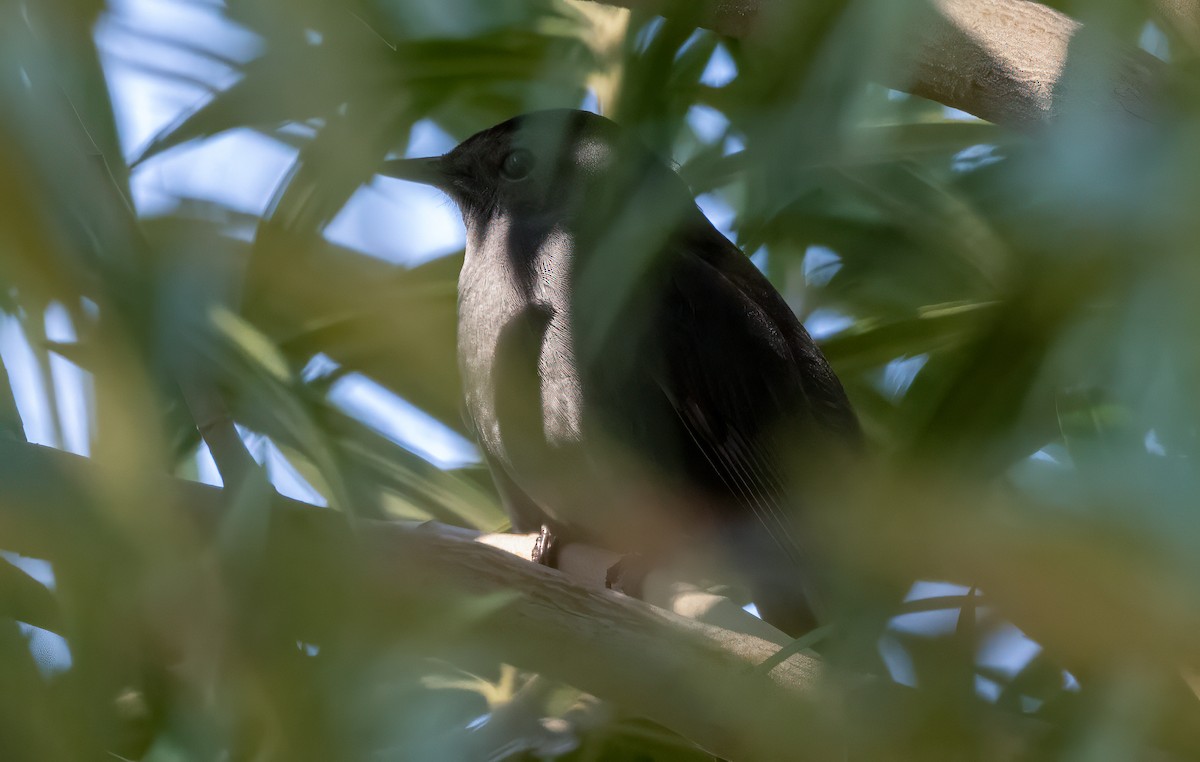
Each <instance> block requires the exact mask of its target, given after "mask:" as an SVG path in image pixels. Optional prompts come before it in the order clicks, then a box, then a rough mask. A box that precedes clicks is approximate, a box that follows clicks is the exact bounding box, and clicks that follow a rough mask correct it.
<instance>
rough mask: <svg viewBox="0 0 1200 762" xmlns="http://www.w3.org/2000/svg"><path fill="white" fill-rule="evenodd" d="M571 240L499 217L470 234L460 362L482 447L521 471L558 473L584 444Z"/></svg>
mask: <svg viewBox="0 0 1200 762" xmlns="http://www.w3.org/2000/svg"><path fill="white" fill-rule="evenodd" d="M571 257H572V248H571V239H570V237H569V236H568V235H566V234H565V233H562V232H561V231H558V230H555V229H551V230H549V231H547V232H546V233H544V234H540V235H536V234H530V233H525V232H522V231H519V230H515V229H514V227H513V226H512V225H510V224H509V223H508V222H507V220H505V219H503V218H501V219H498V220H497V219H493V220H492V221H490V222H489V224H487V225H486V226H481V228H480V229H475V230H469V231H468V243H467V256H466V260H465V261H464V264H463V271H462V274H461V276H460V278H459V342H458V344H459V363H460V366H461V369H462V375H463V381H464V387H465V393H466V403H467V409H468V413H469V414H470V416H471V418H472V420H473V422H474V424H475V427H476V430H477V434H478V437H479V440H480V444H481V446H482V447H483V448H484V449H485V450H487V451H488V453H489V454H491V455H492V456H493V457H495V458H497V459H499V460H500V461H501V462H503V463H505V464H506V465H507V466H508V467H509V468H510V469H511V470H513V471H514V472H517V473H523V474H525V473H538V472H542V471H549V470H551V469H552V468H553V467H554V466H553V465H552V464H553V461H555V460H561V458H562V457H564V456H565V455H566V454H567V452H568V451H570V450H573V449H575V448H576V447H577V445H578V444H579V443H580V442H581V441H582V438H583V427H584V410H583V407H582V402H583V394H582V388H581V384H580V376H579V371H578V368H577V365H576V362H575V352H574V344H573V341H572V335H571V324H572V316H571V313H570V300H569V299H568V292H569V288H570V285H571V283H570V278H571V272H570V268H571Z"/></svg>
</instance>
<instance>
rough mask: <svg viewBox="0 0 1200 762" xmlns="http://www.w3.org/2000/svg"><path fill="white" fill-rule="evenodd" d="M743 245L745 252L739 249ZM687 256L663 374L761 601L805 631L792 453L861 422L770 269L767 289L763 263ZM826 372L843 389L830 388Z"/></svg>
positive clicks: (695, 470)
mask: <svg viewBox="0 0 1200 762" xmlns="http://www.w3.org/2000/svg"><path fill="white" fill-rule="evenodd" d="M714 232H715V231H714ZM722 242H723V243H725V244H726V245H728V246H729V248H730V249H733V247H732V245H731V244H728V242H724V241H723V239H722ZM733 255H734V256H736V257H739V258H742V254H741V253H740V252H738V251H736V249H733ZM677 261H678V262H679V265H678V268H677V270H676V272H675V274H674V276H673V279H672V284H671V289H670V291H669V296H668V298H667V300H666V303H665V305H664V314H663V315H662V321H661V324H660V329H661V330H662V331H663V335H662V337H661V341H662V345H663V347H664V352H663V356H662V361H661V362H660V364H659V365H658V368H659V370H658V371H657V373H658V374H659V377H658V378H657V379H656V381H657V383H658V385H659V387H660V389H661V391H662V393H663V394H664V395H665V396H666V398H667V400H668V402H669V403H670V405H671V407H672V408H673V409H674V412H675V415H676V418H677V420H678V424H679V427H680V431H681V432H682V433H681V434H680V436H679V439H680V440H681V446H682V447H684V448H687V449H688V452H689V455H688V456H687V457H686V458H685V459H684V460H685V463H686V468H687V470H688V476H689V478H690V480H691V482H692V483H693V484H697V485H699V486H702V487H703V488H705V489H706V490H707V491H708V492H709V493H710V494H711V495H713V496H715V497H716V498H717V502H718V503H720V504H722V511H723V514H724V515H723V516H722V518H723V519H724V520H725V522H726V523H727V524H728V530H727V531H728V532H729V533H730V536H731V538H732V539H733V545H735V548H734V549H735V553H736V554H737V555H740V556H742V557H743V560H744V562H745V565H747V566H748V567H749V568H748V570H749V573H750V575H751V577H752V578H757V580H756V590H755V596H756V598H757V599H758V600H756V603H758V604H759V608H760V611H762V612H763V613H764V615H765V616H767V618H768V619H774V620H775V623H776V624H777V626H781V627H782V628H783V629H788V630H793V631H795V630H801V629H805V628H807V627H810V626H812V624H813V623H814V622H813V617H812V614H811V611H810V610H809V606H808V604H807V599H809V598H811V596H810V595H806V594H805V592H804V590H803V589H804V587H805V586H806V582H805V580H804V579H803V576H804V575H803V573H802V569H803V568H804V566H805V561H806V555H807V554H806V553H805V552H804V549H803V547H802V543H801V542H799V541H798V538H797V537H796V536H795V534H794V532H793V531H792V530H791V526H790V522H789V520H788V515H787V511H786V509H785V503H786V496H787V492H786V490H785V483H784V482H785V477H784V475H783V474H782V473H781V471H782V470H783V463H782V458H783V457H786V453H787V451H788V447H789V446H790V445H794V444H799V443H802V442H806V441H807V442H819V443H826V442H828V443H829V444H830V445H832V446H836V445H833V443H834V442H835V441H836V440H838V439H841V438H843V436H844V432H842V431H840V429H842V428H846V429H850V430H852V431H851V436H855V435H856V434H857V422H856V421H855V420H854V414H853V412H852V411H851V410H850V407H849V403H848V402H846V401H845V396H844V393H843V392H842V390H841V386H840V384H838V382H837V379H836V377H834V376H833V374H832V372H831V371H829V369H828V366H827V365H826V364H825V361H824V359H823V357H821V355H820V352H819V350H817V348H816V346H815V345H813V344H812V340H811V339H810V338H809V337H808V335H807V333H804V329H803V327H801V326H800V324H799V322H798V321H797V320H796V318H795V316H794V315H793V314H792V312H791V311H790V309H788V308H787V305H786V303H784V302H783V300H782V298H781V297H780V296H779V295H778V293H777V292H775V291H774V289H773V288H771V286H770V284H769V283H767V282H766V280H765V279H762V283H761V285H762V286H765V291H762V290H760V289H759V288H758V285H759V284H756V283H755V282H754V280H753V278H754V276H756V275H758V273H757V271H756V270H755V271H754V274H753V275H749V274H747V273H746V272H745V271H739V270H737V269H734V270H733V271H732V272H731V271H730V269H729V268H727V267H722V266H721V265H722V264H723V262H721V261H717V262H714V261H713V260H712V259H711V258H709V257H704V256H698V255H696V254H695V253H694V252H693V251H689V252H685V253H683V254H681V256H680V257H679V258H678V260H677ZM741 261H743V262H745V260H744V258H743V259H742V260H741ZM745 264H746V265H747V266H749V267H750V268H751V269H753V265H750V264H749V262H745ZM733 267H734V268H736V267H737V265H736V264H735V265H733ZM758 277H759V278H761V276H758ZM771 300H777V301H771ZM780 307H782V309H783V310H785V311H786V312H784V313H781V312H780ZM805 342H807V346H805ZM801 350H803V351H801ZM814 374H815V375H816V376H818V377H817V378H816V379H814V378H812V376H813V375H814ZM826 377H827V378H828V379H831V380H832V383H833V384H834V385H836V388H834V389H822V388H820V384H821V383H823V382H824V379H825V378H826ZM814 383H815V384H817V386H818V389H819V390H820V392H821V394H820V395H817V394H814V392H813V386H814ZM839 398H840V404H839V403H838V399H839ZM847 419H848V420H847ZM767 609H774V610H775V612H776V613H775V616H774V617H772V616H771V613H770V612H769V611H768V610H767Z"/></svg>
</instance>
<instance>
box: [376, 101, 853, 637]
mask: <svg viewBox="0 0 1200 762" xmlns="http://www.w3.org/2000/svg"><path fill="white" fill-rule="evenodd" d="M384 174H387V175H391V176H394V177H401V178H404V179H409V180H415V181H418V182H424V183H428V184H431V185H434V186H436V187H438V188H440V189H442V190H443V191H444V192H446V193H447V194H448V195H449V196H450V197H451V198H452V199H453V200H454V201H455V202H456V204H457V205H458V207H459V209H460V210H461V212H462V218H463V221H464V223H465V225H466V230H467V247H466V259H465V261H464V264H463V269H462V273H461V275H460V277H459V285H458V317H459V328H458V356H459V364H460V367H461V370H462V376H463V381H464V392H465V400H466V415H467V419H468V423H469V425H470V426H471V427H472V428H473V429H474V431H475V433H476V435H477V437H478V440H479V443H480V445H481V447H482V449H483V452H484V454H485V457H486V458H487V462H488V465H489V467H490V469H491V471H492V474H493V476H494V478H495V481H496V485H497V488H498V490H499V492H500V493H501V497H502V499H503V500H504V503H505V505H506V508H507V509H508V511H509V514H510V516H511V517H512V523H513V527H514V528H515V529H516V530H518V531H538V529H539V528H545V527H550V528H551V531H552V532H554V533H556V534H558V535H566V536H569V537H571V538H572V539H577V540H581V541H586V542H591V543H593V544H598V545H601V546H604V547H608V548H610V549H612V550H615V551H617V552H622V553H631V554H634V553H636V554H641V555H644V556H648V557H649V558H650V559H654V558H658V557H661V556H663V555H664V554H670V553H674V552H677V551H681V550H685V549H687V548H689V547H693V548H695V547H705V548H714V549H717V550H718V551H719V552H720V553H721V554H722V555H724V556H725V557H726V558H727V559H728V560H729V561H730V562H731V564H732V565H733V566H735V567H738V568H739V570H740V571H741V572H742V573H743V574H744V575H745V577H746V578H747V580H748V582H749V585H750V588H751V592H752V595H753V598H754V601H755V603H756V604H757V607H758V609H759V611H760V613H761V614H762V615H763V617H764V619H766V620H767V621H769V622H771V623H773V624H775V625H776V626H777V627H779V628H780V629H783V630H784V631H786V632H788V633H790V634H793V635H796V634H799V633H802V632H804V631H806V630H808V629H811V628H812V627H813V626H814V625H815V623H816V616H815V614H814V603H815V601H814V599H815V598H817V597H818V594H817V592H816V590H815V588H816V587H817V585H816V584H815V583H814V578H815V577H816V576H819V575H817V574H815V573H814V572H813V569H812V568H811V567H812V566H813V553H812V547H811V546H812V543H807V542H805V543H800V542H798V541H797V537H798V535H799V534H800V533H798V532H797V531H795V528H794V522H793V521H792V515H793V511H792V510H790V506H792V505H793V504H794V503H796V502H797V501H802V500H803V490H802V489H801V490H799V491H796V490H792V489H790V483H791V482H792V481H794V480H793V479H789V478H787V477H788V475H792V474H796V473H799V472H806V473H811V472H812V471H814V470H818V468H819V467H815V466H814V464H817V463H826V462H832V461H831V458H833V457H835V456H834V454H835V453H845V452H852V451H853V450H854V449H856V448H857V447H858V446H859V443H860V440H861V433H860V429H859V425H858V421H857V419H856V417H855V415H854V412H853V410H852V408H851V406H850V403H849V401H848V400H847V398H846V394H845V392H844V391H843V389H842V386H841V384H840V383H839V381H838V379H837V377H836V376H835V375H834V373H833V371H832V370H831V369H830V367H829V365H828V363H827V362H826V360H825V358H824V356H823V355H822V354H821V352H820V350H819V349H818V348H817V346H816V344H814V342H813V340H812V338H811V337H810V336H809V335H808V333H807V332H806V331H805V329H804V327H803V326H802V325H801V324H800V322H799V320H797V318H796V316H795V314H794V313H793V312H792V310H791V309H790V308H789V307H788V305H787V303H786V302H785V301H784V300H783V298H782V297H781V296H780V294H779V293H778V292H777V291H776V290H775V289H774V287H772V286H771V284H770V283H769V282H768V281H767V279H766V278H765V277H763V275H762V274H761V273H760V272H759V271H758V269H757V268H755V267H754V265H753V264H752V263H751V262H750V261H749V260H748V259H747V258H746V257H745V256H744V255H743V254H742V252H741V251H740V250H739V249H738V248H737V247H736V246H735V245H734V244H733V243H731V242H730V241H729V240H728V239H726V238H725V237H724V236H723V235H721V233H720V232H718V231H717V230H716V228H714V227H713V226H712V224H711V223H709V221H708V220H707V219H706V218H705V216H704V214H703V213H702V212H701V211H700V210H699V209H698V208H697V206H696V204H695V201H694V199H693V197H692V194H691V192H690V190H689V189H688V187H687V186H686V184H685V183H684V182H683V180H682V179H681V178H680V177H679V176H678V175H677V174H676V173H675V172H674V171H673V170H672V169H671V168H670V167H669V166H668V165H667V164H665V163H664V162H662V161H661V160H660V159H658V158H657V157H656V156H655V155H654V154H653V153H652V152H651V151H650V150H649V149H647V148H646V147H645V146H644V145H642V144H640V143H639V142H638V141H637V140H636V139H634V138H633V137H631V135H630V134H629V133H628V132H626V131H623V130H622V129H621V128H619V127H618V126H617V125H616V124H614V123H613V122H611V121H609V120H608V119H605V118H603V117H600V116H597V115H595V114H591V113H587V112H582V111H571V110H555V111H542V112H536V113H531V114H526V115H524V116H519V117H517V118H515V119H511V120H509V121H507V122H504V123H502V124H499V125H496V126H495V127H492V128H490V129H487V130H484V131H482V132H480V133H477V134H476V135H474V136H472V137H470V138H468V139H467V140H465V141H463V142H462V143H461V144H460V145H459V146H458V147H457V148H455V149H454V150H453V151H451V152H450V153H447V154H446V155H444V156H440V157H436V158H429V159H408V160H398V161H392V162H388V164H387V166H386V167H385V169H384Z"/></svg>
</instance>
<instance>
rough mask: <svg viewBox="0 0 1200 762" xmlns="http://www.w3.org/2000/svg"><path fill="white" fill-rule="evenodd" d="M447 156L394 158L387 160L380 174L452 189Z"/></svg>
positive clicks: (447, 189)
mask: <svg viewBox="0 0 1200 762" xmlns="http://www.w3.org/2000/svg"><path fill="white" fill-rule="evenodd" d="M446 169H447V167H446V157H445V156H431V157H429V158H426V159H393V160H391V161H385V162H384V163H383V168H382V169H380V170H379V174H381V175H383V176H384V177H395V178H399V179H400V180H408V181H409V182H414V183H423V184H425V185H432V186H433V187H435V188H440V189H442V190H444V191H449V190H450V173H449V172H447V171H446Z"/></svg>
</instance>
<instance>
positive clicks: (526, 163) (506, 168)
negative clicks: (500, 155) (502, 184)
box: [500, 148, 534, 180]
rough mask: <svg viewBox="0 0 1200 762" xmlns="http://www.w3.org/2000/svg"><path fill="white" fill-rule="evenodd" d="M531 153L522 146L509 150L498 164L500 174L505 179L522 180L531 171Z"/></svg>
mask: <svg viewBox="0 0 1200 762" xmlns="http://www.w3.org/2000/svg"><path fill="white" fill-rule="evenodd" d="M533 163H534V162H533V154H531V153H530V152H529V151H526V150H525V149H524V148H518V149H516V150H514V151H511V152H509V154H508V156H505V157H504V163H503V164H501V165H500V174H501V175H503V176H504V179H505V180H524V179H525V178H526V177H529V173H530V172H532V171H533Z"/></svg>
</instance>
